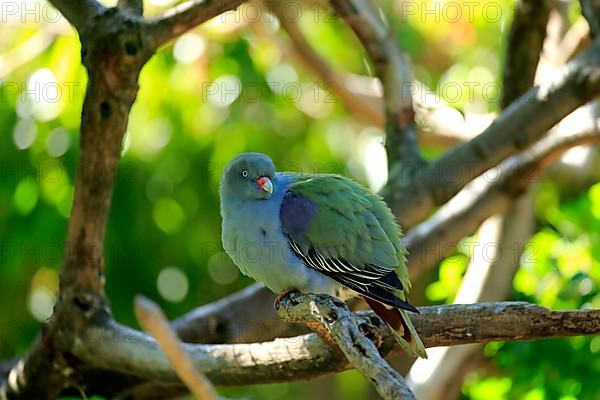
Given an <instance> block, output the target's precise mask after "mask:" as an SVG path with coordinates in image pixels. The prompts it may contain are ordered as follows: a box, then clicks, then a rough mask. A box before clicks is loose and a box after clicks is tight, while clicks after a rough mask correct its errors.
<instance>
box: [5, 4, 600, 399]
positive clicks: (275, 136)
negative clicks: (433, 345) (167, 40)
mask: <svg viewBox="0 0 600 400" xmlns="http://www.w3.org/2000/svg"><path fill="white" fill-rule="evenodd" d="M381 3H382V5H383V7H384V10H385V12H386V14H387V15H388V18H389V19H390V20H391V21H392V24H393V25H395V26H396V38H397V41H398V43H400V45H401V46H402V47H403V48H404V49H405V50H406V52H407V53H408V54H409V55H410V57H411V59H412V62H413V65H414V71H413V73H414V75H415V77H416V78H417V79H418V80H419V81H421V82H422V83H423V84H424V85H425V86H426V87H428V88H429V89H430V90H432V91H433V92H435V93H436V94H437V95H438V96H440V98H442V99H443V100H445V102H446V103H444V107H443V111H444V114H443V115H445V118H446V121H447V123H448V124H452V123H455V122H456V123H460V124H462V125H461V126H463V127H468V130H469V131H471V132H476V131H480V130H481V129H483V128H484V127H485V126H486V125H487V124H489V123H490V122H491V120H492V119H493V118H494V116H495V115H496V114H497V113H498V111H499V108H500V104H499V96H497V95H496V96H494V95H489V93H487V94H486V93H483V92H482V88H483V87H485V85H486V84H488V85H489V84H491V85H493V86H494V87H500V85H501V76H502V75H501V74H502V64H503V59H504V56H503V54H504V50H505V47H506V37H507V29H508V28H509V27H510V23H511V20H512V15H513V10H514V3H513V2H511V1H509V0H499V1H494V2H477V3H476V5H475V7H474V8H473V6H472V5H471V6H468V5H466V3H468V2H463V1H462V0H460V1H453V2H444V1H441V2H436V1H425V2H422V3H417V5H418V7H421V8H420V9H418V12H417V13H407V10H412V9H407V8H406V4H407V3H403V2H401V1H389V0H385V1H381ZM107 4H108V3H107ZM145 4H146V15H151V14H154V13H157V12H159V11H161V10H164V9H165V8H166V7H168V6H171V5H172V4H173V1H170V0H150V1H146V2H145ZM0 5H1V10H2V11H1V12H0V18H1V19H2V21H1V22H2V23H1V24H0V83H1V87H0V97H1V101H0V358H9V357H13V356H16V355H22V354H23V353H24V352H25V350H26V349H27V347H28V345H29V344H30V343H31V341H32V339H33V338H34V336H35V334H36V333H37V331H38V330H39V328H40V323H41V322H42V321H44V320H45V319H46V318H47V317H48V316H49V315H50V313H51V312H52V305H53V301H54V296H55V293H56V290H57V285H58V273H59V269H60V265H61V259H62V255H63V254H64V252H66V251H69V244H68V243H67V244H64V237H65V228H66V223H67V218H68V217H69V213H70V205H71V201H72V196H73V180H74V179H73V174H74V171H75V166H76V163H77V157H78V143H79V138H78V129H79V123H80V118H79V117H80V111H81V105H82V100H83V94H84V90H85V84H86V74H85V71H84V69H83V67H82V66H81V65H80V55H79V52H80V45H79V41H78V38H77V36H76V34H75V33H74V31H73V30H72V29H71V28H70V26H69V25H68V24H67V23H66V21H65V20H64V19H63V18H62V17H60V15H59V14H58V13H57V12H56V11H55V10H54V9H53V8H52V7H51V6H49V5H48V4H47V3H45V2H37V1H24V2H8V1H1V2H0ZM449 5H452V7H456V10H459V12H460V17H459V18H455V17H453V15H455V14H454V13H455V11H454V10H453V9H451V8H448V7H449ZM424 7H427V8H428V9H429V10H433V11H432V14H428V15H426V16H423V14H422V12H423V11H424ZM436 7H437V8H436ZM469 7H470V8H469ZM486 7H487V8H486ZM566 9H567V18H568V21H569V23H572V24H574V23H577V22H578V21H579V19H580V18H581V17H580V15H579V8H578V6H577V4H576V2H573V3H572V4H570V5H568V6H566ZM436 10H437V13H438V17H436V16H435V12H436ZM469 10H471V11H469ZM484 10H487V11H484ZM255 11H256V9H250V8H248V7H241V8H240V9H239V10H238V11H237V12H234V13H228V14H226V15H224V16H221V17H218V18H216V19H215V20H213V21H211V22H209V23H207V24H205V25H203V26H201V27H199V28H197V29H194V30H193V31H191V32H189V33H187V34H184V35H183V36H181V37H180V38H179V39H177V40H176V41H175V42H174V43H171V44H170V45H168V46H166V47H164V48H163V49H161V50H160V51H159V52H158V54H156V56H155V57H154V58H153V59H152V60H151V61H150V62H149V63H148V65H147V66H146V67H145V68H144V70H143V72H142V74H141V78H140V92H139V96H138V100H137V102H136V103H135V105H134V107H133V111H132V114H131V119H130V124H129V128H128V131H127V135H126V139H125V143H124V146H123V159H122V162H121V164H120V167H119V173H118V177H117V183H116V186H115V190H114V196H113V206H112V209H111V214H110V222H109V225H108V230H107V234H106V238H107V239H106V242H107V245H106V276H107V286H106V289H107V292H108V296H109V298H110V300H111V303H112V309H113V311H114V314H115V316H116V318H117V319H118V320H119V321H121V322H123V323H125V324H129V325H132V326H137V324H136V321H135V317H134V315H133V309H132V300H133V296H134V295H136V294H138V293H141V294H144V295H146V296H148V297H150V298H152V299H154V300H156V301H158V302H159V303H160V305H161V306H162V307H163V308H164V310H165V311H166V312H167V314H168V315H169V316H170V317H172V318H174V317H177V316H179V315H181V314H183V313H185V312H186V311H189V310H191V309H192V308H194V307H196V306H199V305H201V304H206V303H209V302H211V301H214V300H217V299H219V298H221V297H223V296H225V295H227V294H230V293H233V292H235V291H236V290H238V289H241V288H243V287H245V286H247V285H248V284H250V283H251V281H250V280H249V279H248V278H246V277H244V276H242V275H241V274H240V273H239V272H238V270H237V269H236V268H235V266H233V265H232V264H231V262H229V261H228V259H227V257H226V256H224V254H223V253H222V252H221V244H220V217H219V199H218V182H219V176H220V172H221V171H222V168H223V166H224V165H225V163H226V162H227V161H228V160H229V159H230V158H232V157H233V156H235V155H236V154H238V153H239V152H242V151H261V152H264V153H267V154H269V155H270V156H271V157H272V158H273V159H274V161H275V162H276V164H277V166H278V167H279V168H280V169H287V170H296V171H304V172H336V173H342V174H345V175H348V176H351V177H353V178H355V179H357V180H358V181H360V182H363V183H364V184H366V185H368V186H370V187H371V188H373V189H374V190H378V189H379V188H381V186H382V185H383V184H384V183H385V180H386V177H387V172H386V163H385V151H384V148H383V145H382V142H383V132H382V131H381V130H380V129H379V128H375V127H372V126H370V125H369V124H366V123H364V122H362V121H360V120H359V119H357V118H355V116H354V115H351V114H350V113H348V112H347V111H346V109H345V108H344V105H343V104H342V103H341V102H340V101H339V100H338V99H337V98H336V97H335V95H333V96H332V95H331V94H330V93H329V92H328V91H327V88H326V87H325V85H324V84H323V83H321V82H320V81H319V80H318V79H317V78H316V77H315V76H314V75H313V74H312V73H311V72H310V71H309V70H307V69H306V68H305V67H304V66H303V65H302V64H301V63H298V62H295V60H294V59H293V58H291V57H289V54H288V53H289V52H286V51H285V49H284V47H283V45H287V46H289V42H288V39H287V37H286V35H285V34H284V33H283V32H281V29H280V26H279V24H278V22H277V20H276V19H274V18H273V17H272V16H271V15H270V14H268V13H266V12H264V11H265V9H263V15H261V16H260V17H261V18H257V17H256V15H255ZM293 11H294V10H292V9H290V13H292V12H293ZM300 11H301V13H300V16H299V18H300V22H301V27H302V29H303V31H304V33H305V34H306V36H307V38H308V39H309V41H310V43H311V44H312V45H313V46H314V48H316V49H317V50H318V52H319V53H320V54H321V55H322V56H323V57H324V58H326V59H327V60H328V61H329V62H330V63H331V64H332V65H333V66H334V67H335V68H336V69H339V70H345V71H349V72H351V73H354V74H358V75H364V76H369V75H372V71H371V70H370V68H369V66H368V64H367V63H366V62H365V58H364V54H363V52H362V51H361V48H360V47H359V46H358V44H357V42H356V40H355V39H354V37H353V35H352V33H351V32H349V30H348V29H347V28H346V27H345V26H344V25H343V24H341V23H339V22H338V21H337V20H336V19H335V18H332V17H331V15H330V12H329V11H328V10H326V9H323V8H320V7H318V6H315V5H312V6H310V5H303V6H302V8H301V10H300ZM440 12H441V13H442V14H441V15H442V17H439V14H440ZM444 12H446V15H447V16H450V17H448V18H444V17H443V15H444V14H443V13H444ZM256 21H258V22H256ZM449 82H450V83H458V84H464V83H465V82H476V83H478V84H479V85H477V86H476V87H475V88H474V90H473V92H472V93H471V94H472V96H470V95H469V93H467V92H462V93H461V92H453V91H452V90H448V85H447V84H448V83H449ZM425 134H426V133H425ZM443 150H444V146H443V145H439V146H436V145H429V146H424V147H423V151H424V154H425V155H426V156H427V157H434V156H436V155H437V154H440V152H441V151H443ZM571 158H572V159H573V158H575V159H576V160H575V161H577V159H578V158H579V157H577V155H575V157H573V155H572V157H571ZM567 161H568V160H567ZM89 173H90V176H91V177H92V178H93V176H94V175H93V174H94V171H89ZM535 218H536V227H535V231H536V233H535V234H534V236H533V237H532V238H531V243H530V245H529V246H528V248H529V249H535V251H533V252H529V253H527V254H526V255H525V256H526V257H528V260H529V261H531V260H534V262H526V263H523V262H522V265H521V267H520V268H519V270H518V271H517V273H516V275H515V277H514V280H513V290H512V296H511V298H512V299H517V300H526V301H530V302H535V303H538V304H541V305H544V306H546V307H550V308H552V309H576V308H581V307H591V308H600V291H599V285H600V184H595V185H593V184H592V185H588V184H586V185H583V186H581V187H578V189H577V190H573V188H572V187H571V185H565V184H564V183H563V184H561V182H560V180H559V179H558V180H545V181H543V182H540V183H539V184H537V188H536V191H535ZM449 255H450V256H452V257H450V258H449V259H447V260H445V261H443V262H441V263H440V264H439V266H438V267H437V268H436V269H435V270H434V271H433V272H432V273H431V274H430V275H429V276H428V281H427V282H425V284H423V285H421V293H419V294H417V295H416V296H417V297H418V298H419V300H418V302H417V303H419V304H427V303H429V304H440V303H451V302H452V301H453V299H454V296H455V295H456V292H457V290H458V288H459V286H460V283H461V279H462V276H463V274H464V273H465V270H466V267H467V264H468V261H469V252H468V251H467V250H465V248H464V247H459V248H458V249H457V250H456V252H451V254H449ZM248 312H252V310H248ZM598 376H600V337H588V338H570V339H560V340H545V341H537V342H519V343H490V344H488V345H486V346H485V349H484V352H483V356H482V361H481V362H480V363H479V367H478V368H475V369H474V370H473V371H472V372H470V373H469V374H468V375H467V376H466V379H465V381H464V383H463V385H462V389H461V394H460V397H461V398H464V399H473V400H475V399H477V400H479V399H481V400H483V399H485V400H493V399H527V400H541V399H560V400H571V399H598V398H600V380H599V379H598ZM222 392H223V393H224V394H226V395H228V396H232V397H235V396H249V397H252V398H255V399H281V398H287V399H289V400H294V399H305V398H313V399H315V400H316V399H321V398H323V399H325V398H334V399H340V400H341V399H348V398H353V399H357V400H358V399H367V398H376V397H375V395H374V394H373V393H372V390H371V388H370V385H369V383H368V382H366V381H365V380H364V379H363V378H362V377H361V376H360V375H359V374H357V373H355V372H352V371H350V372H346V373H342V374H338V375H336V376H334V377H329V378H325V379H322V380H317V381H315V382H312V383H310V384H306V383H304V382H299V383H293V384H280V385H262V386H254V387H243V388H229V389H223V391H222Z"/></svg>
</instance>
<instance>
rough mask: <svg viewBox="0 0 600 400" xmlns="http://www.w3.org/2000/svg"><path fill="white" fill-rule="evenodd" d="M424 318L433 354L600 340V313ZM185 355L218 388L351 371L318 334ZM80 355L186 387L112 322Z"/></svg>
mask: <svg viewBox="0 0 600 400" xmlns="http://www.w3.org/2000/svg"><path fill="white" fill-rule="evenodd" d="M284 301H286V300H285V299H284ZM420 311H421V314H420V315H413V316H411V319H412V321H413V323H414V324H415V327H416V329H417V331H418V332H419V335H420V336H421V338H422V339H423V342H424V343H425V345H426V346H427V347H434V346H452V345H458V344H466V343H483V342H489V341H508V340H509V341H512V340H532V339H540V338H549V337H559V336H578V335H593V334H598V333H600V310H582V311H550V310H548V309H545V308H543V307H539V306H537V305H533V304H527V303H519V302H516V303H515V302H506V303H481V304H473V305H447V306H436V307H422V308H420ZM310 318H311V317H310V316H308V315H307V316H306V319H307V320H308V319H310ZM357 318H358V321H357V323H358V326H359V327H360V328H361V329H362V330H363V334H365V335H366V336H367V337H369V338H372V339H373V342H374V343H375V344H376V345H377V347H378V349H379V351H380V352H381V353H382V354H383V355H386V354H389V352H390V351H392V350H393V348H394V344H395V339H394V338H393V336H392V335H391V334H390V332H389V331H388V328H387V327H386V326H385V324H383V323H381V321H380V320H379V318H377V317H376V316H375V315H374V314H373V313H371V312H363V313H359V315H358V317H357ZM97 320H99V318H96V321H97ZM184 348H185V349H186V351H187V352H188V353H189V354H190V356H191V357H192V359H193V361H194V365H195V367H196V368H198V369H200V370H201V371H203V372H204V373H205V374H206V376H207V377H208V378H209V379H210V380H211V381H212V382H214V383H215V384H217V385H246V384H258V383H273V382H284V381H285V382H289V381H291V380H304V379H308V378H311V377H316V376H320V375H323V374H326V373H329V372H335V371H341V370H344V369H348V368H350V365H349V364H348V362H347V360H346V359H345V358H344V357H343V356H342V355H340V354H339V352H336V351H334V350H332V349H331V348H330V347H329V346H328V345H327V344H326V343H325V342H324V341H323V340H322V339H321V338H320V337H319V336H318V335H316V334H314V333H311V334H308V335H304V336H298V337H294V338H287V339H276V340H274V341H271V342H264V343H251V344H223V345H203V344H194V345H190V344H184ZM72 352H73V355H74V356H76V357H78V358H79V359H80V360H81V361H82V362H85V363H86V364H87V365H90V366H92V367H97V368H104V369H108V370H113V371H119V372H121V373H123V374H127V375H134V376H138V377H143V378H147V379H154V380H157V381H162V382H164V383H177V384H180V385H181V381H179V379H178V377H177V374H176V373H175V372H174V371H173V369H172V367H171V365H170V363H169V362H168V360H167V359H166V358H165V356H164V354H163V353H162V352H161V351H160V349H159V348H158V347H157V345H156V343H155V342H154V341H153V340H152V339H151V338H150V337H148V336H147V335H145V334H143V333H140V332H137V331H134V330H131V329H129V328H125V327H122V326H120V325H117V324H115V323H114V322H112V321H110V320H107V322H106V323H105V325H103V326H97V327H87V328H86V330H85V331H84V332H83V334H81V335H80V336H79V338H78V339H77V340H75V341H74V346H73V349H72Z"/></svg>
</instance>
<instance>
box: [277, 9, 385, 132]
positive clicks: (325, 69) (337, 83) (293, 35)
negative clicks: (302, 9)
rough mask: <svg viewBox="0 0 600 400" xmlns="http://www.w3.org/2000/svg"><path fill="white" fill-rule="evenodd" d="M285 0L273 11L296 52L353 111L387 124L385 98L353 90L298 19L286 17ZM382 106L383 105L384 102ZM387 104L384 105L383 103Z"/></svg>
mask: <svg viewBox="0 0 600 400" xmlns="http://www.w3.org/2000/svg"><path fill="white" fill-rule="evenodd" d="M281 5H282V3H281V2H278V3H276V5H275V7H274V8H273V11H274V12H275V15H276V16H277V19H278V20H279V22H280V24H281V27H282V28H283V29H284V30H285V31H286V32H287V34H288V36H289V38H290V41H291V43H292V45H293V49H294V55H295V57H294V58H296V59H297V60H298V61H300V62H301V63H302V64H304V66H306V67H307V68H308V69H310V70H312V71H313V72H314V73H315V74H316V75H317V76H318V77H319V78H320V79H321V80H322V81H323V82H324V83H325V84H327V85H330V87H331V89H332V92H333V93H334V94H335V95H336V96H337V97H339V98H340V99H341V100H342V102H343V103H344V105H345V106H346V107H347V108H348V110H349V111H350V113H351V114H352V115H354V116H357V117H358V118H359V119H361V120H363V121H365V122H368V123H370V124H373V125H376V126H384V115H383V112H382V110H380V109H379V107H377V106H380V105H381V104H380V103H381V101H380V100H379V99H377V100H378V101H377V102H376V103H375V106H373V104H372V103H373V102H369V101H366V100H365V99H363V98H361V97H359V96H358V95H356V94H354V93H352V92H351V91H350V90H349V89H348V87H347V84H346V82H344V81H345V77H344V76H343V75H341V74H339V73H338V72H337V71H335V70H334V69H333V68H332V67H331V66H330V65H329V64H328V63H327V62H326V61H325V60H324V59H323V58H322V57H321V56H320V55H319V54H318V53H317V52H316V51H315V50H314V49H313V47H312V46H311V45H310V43H309V42H308V40H306V37H305V36H304V34H303V33H302V31H301V30H300V27H299V26H298V23H296V22H292V21H291V20H290V19H289V18H286V16H285V15H283V14H282V11H281ZM381 106H382V105H381ZM381 108H383V107H381Z"/></svg>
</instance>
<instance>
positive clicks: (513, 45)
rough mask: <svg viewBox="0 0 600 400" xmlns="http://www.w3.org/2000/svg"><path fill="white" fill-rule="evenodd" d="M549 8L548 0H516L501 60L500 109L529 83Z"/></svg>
mask: <svg viewBox="0 0 600 400" xmlns="http://www.w3.org/2000/svg"><path fill="white" fill-rule="evenodd" d="M540 3H541V4H540ZM553 8H554V5H553V1H551V0H544V1H541V2H540V1H537V0H520V1H519V2H518V3H517V8H516V12H515V16H514V20H513V23H512V25H511V28H510V33H509V35H508V51H507V52H506V61H505V62H504V82H503V92H502V101H501V105H502V108H506V107H507V106H508V105H510V103H512V102H513V101H515V100H516V99H517V98H518V97H519V96H521V95H522V94H523V93H525V92H527V91H528V90H529V89H530V88H531V87H532V86H533V84H534V82H535V72H536V70H537V66H538V62H539V60H540V55H541V52H542V47H543V45H544V38H545V37H546V28H547V26H548V19H549V17H550V11H551V10H552V9H553Z"/></svg>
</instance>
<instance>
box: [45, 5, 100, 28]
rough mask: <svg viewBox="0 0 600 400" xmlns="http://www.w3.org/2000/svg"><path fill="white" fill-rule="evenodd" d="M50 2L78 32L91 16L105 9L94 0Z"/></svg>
mask: <svg viewBox="0 0 600 400" xmlns="http://www.w3.org/2000/svg"><path fill="white" fill-rule="evenodd" d="M50 4H52V5H53V6H54V7H56V9H57V10H58V11H60V13H61V14H62V15H64V17H65V18H66V19H67V21H69V22H70V23H71V25H73V26H74V27H75V29H77V31H78V32H79V33H81V31H82V30H84V29H85V28H86V26H88V24H89V23H90V21H91V20H92V19H93V18H95V17H97V16H98V15H100V14H102V13H103V12H105V11H106V8H105V7H104V6H103V5H102V4H100V3H99V2H98V1H96V0H77V1H73V0H50Z"/></svg>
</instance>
